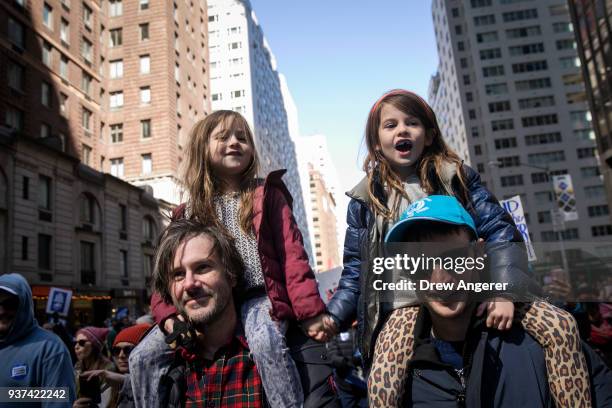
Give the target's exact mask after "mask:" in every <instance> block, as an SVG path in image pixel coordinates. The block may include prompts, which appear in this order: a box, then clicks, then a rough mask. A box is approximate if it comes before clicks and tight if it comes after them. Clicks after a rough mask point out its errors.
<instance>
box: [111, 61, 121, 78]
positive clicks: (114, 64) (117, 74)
mask: <svg viewBox="0 0 612 408" xmlns="http://www.w3.org/2000/svg"><path fill="white" fill-rule="evenodd" d="M109 67H110V77H111V78H113V79H115V78H121V77H122V76H123V60H114V61H109Z"/></svg>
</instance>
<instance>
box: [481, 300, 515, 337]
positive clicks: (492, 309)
mask: <svg viewBox="0 0 612 408" xmlns="http://www.w3.org/2000/svg"><path fill="white" fill-rule="evenodd" d="M485 310H487V327H493V328H496V329H497V330H510V328H511V327H512V319H513V318H514V303H512V302H511V301H510V300H508V299H506V298H503V297H496V298H493V299H491V300H490V301H488V302H482V303H481V304H480V306H478V309H477V311H476V316H482V314H483V313H484V311H485Z"/></svg>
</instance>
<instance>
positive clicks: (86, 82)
mask: <svg viewBox="0 0 612 408" xmlns="http://www.w3.org/2000/svg"><path fill="white" fill-rule="evenodd" d="M92 80H93V78H92V77H91V75H89V74H88V73H86V72H85V71H83V72H82V77H81V90H82V91H83V93H84V94H85V95H88V96H91V82H92Z"/></svg>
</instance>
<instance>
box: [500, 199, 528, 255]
mask: <svg viewBox="0 0 612 408" xmlns="http://www.w3.org/2000/svg"><path fill="white" fill-rule="evenodd" d="M499 203H500V204H501V206H502V207H504V209H505V210H506V211H508V213H509V214H510V215H511V216H512V219H513V220H514V223H515V224H516V228H518V230H519V231H520V232H521V235H522V236H523V240H524V241H525V247H526V249H527V256H528V258H529V261H530V262H533V261H535V260H537V258H536V254H535V251H534V250H533V245H532V244H531V237H529V230H528V229H527V221H526V220H525V213H524V212H523V203H522V202H521V196H519V195H516V196H514V197H510V198H509V199H507V200H501V201H500V202H499Z"/></svg>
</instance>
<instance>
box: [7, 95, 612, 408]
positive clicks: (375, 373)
mask: <svg viewBox="0 0 612 408" xmlns="http://www.w3.org/2000/svg"><path fill="white" fill-rule="evenodd" d="M365 141H366V146H367V149H368V154H367V157H366V159H365V163H364V168H363V169H364V171H365V172H366V176H365V177H364V179H363V180H362V181H361V182H360V183H359V184H358V185H357V186H356V187H355V188H354V189H352V190H351V191H350V192H349V193H348V195H349V196H350V197H351V202H350V204H349V208H348V214H347V222H348V230H347V232H346V239H345V243H344V258H343V259H344V265H343V272H342V276H341V278H340V281H339V283H338V288H337V290H336V291H335V292H334V293H333V294H332V293H329V297H330V299H329V302H328V303H327V305H326V304H325V303H324V302H323V301H322V299H321V297H320V295H319V291H318V288H317V283H316V279H315V275H314V273H313V271H312V269H311V268H310V266H309V262H308V256H307V254H306V251H305V249H304V246H303V241H302V236H301V233H300V231H299V229H298V227H297V225H296V223H295V220H294V218H293V215H292V212H291V202H292V197H291V195H290V193H289V191H288V190H287V188H286V186H285V185H284V184H283V182H282V180H281V177H282V175H283V171H276V172H272V173H270V174H269V175H268V176H267V177H266V178H265V179H260V178H258V177H257V174H258V156H257V152H256V150H255V144H254V140H253V135H252V133H251V131H250V129H249V126H248V124H247V122H246V120H245V119H244V118H243V117H242V116H241V115H240V114H238V113H235V112H232V111H217V112H214V113H212V114H210V115H208V116H207V117H206V118H205V119H203V120H201V121H200V122H198V123H197V124H196V125H195V127H194V128H193V130H192V133H191V137H190V141H189V143H188V144H187V146H186V160H185V170H184V174H183V176H182V182H183V185H184V187H185V189H186V191H187V193H188V197H189V199H188V200H187V202H185V203H184V204H181V205H180V206H178V207H177V208H176V209H175V210H174V211H173V214H172V217H171V221H170V223H169V225H168V227H167V228H166V229H165V230H164V231H163V232H162V233H161V234H160V237H159V240H158V243H157V247H156V254H155V267H154V273H153V286H154V291H155V294H154V296H153V297H152V299H151V313H152V321H149V322H143V323H140V324H136V325H130V326H127V327H119V325H115V326H113V327H112V328H108V327H104V328H100V327H83V328H81V329H79V330H78V331H77V332H76V337H75V339H74V346H73V349H74V358H75V360H76V361H75V364H74V366H73V365H72V364H71V357H70V353H69V351H68V349H69V348H72V345H71V347H69V348H67V347H66V346H65V344H64V342H66V341H72V340H66V339H65V338H64V342H63V341H62V339H60V337H59V335H55V334H54V333H52V332H51V331H46V330H44V329H42V328H40V327H38V324H37V323H36V321H35V319H34V314H33V310H32V294H31V291H30V288H29V285H28V284H27V282H26V281H25V279H23V278H22V277H21V276H19V275H16V274H8V275H3V276H0V359H1V360H2V361H3V362H4V361H6V362H7V364H8V365H6V367H8V369H6V370H5V371H4V372H3V373H2V374H0V386H6V387H18V386H46V387H50V386H54V387H65V389H66V390H67V393H68V399H67V401H69V402H66V404H67V405H72V406H73V407H79V408H80V407H91V406H100V407H184V406H190V407H191V406H219V407H263V406H270V407H282V408H291V407H356V406H360V407H361V406H370V407H384V408H387V407H400V406H402V407H403V406H409V407H425V406H427V407H430V406H439V407H447V406H464V407H480V406H495V407H516V406H529V407H550V406H564V407H566V406H567V407H577V406H581V407H590V406H595V407H605V406H612V373H611V371H610V369H609V367H607V366H606V364H605V363H604V361H603V360H602V358H601V355H600V354H602V355H604V356H605V347H604V346H603V345H601V347H599V348H598V351H599V353H600V354H598V353H597V352H595V351H593V349H592V348H591V346H589V345H588V344H587V343H586V342H585V341H583V339H584V338H585V337H586V338H587V339H588V340H589V342H590V344H591V345H597V344H598V342H599V343H605V344H607V345H609V337H608V340H607V341H608V342H607V343H606V336H607V335H608V334H607V333H608V332H606V330H608V329H607V327H609V324H610V314H609V309H606V307H607V306H605V305H596V307H594V306H593V305H592V304H583V303H576V304H565V305H557V306H565V308H562V307H557V306H554V305H552V304H550V303H548V302H547V301H546V299H545V298H543V297H542V294H541V292H540V288H539V286H538V285H537V284H536V283H535V281H534V279H533V276H532V275H531V272H530V268H529V266H528V264H527V257H526V254H525V250H524V246H522V245H520V243H521V242H522V238H521V234H520V233H519V231H518V230H517V228H516V226H515V225H514V222H513V221H512V218H511V217H510V216H509V214H507V213H506V212H505V211H504V210H503V208H502V207H501V206H500V205H499V203H498V202H497V200H496V198H495V197H494V196H493V195H492V194H491V193H490V192H489V191H488V190H487V189H486V188H485V187H484V186H483V185H482V183H481V182H480V178H479V175H478V174H477V173H476V172H475V171H474V170H472V169H471V168H470V167H468V166H466V165H464V164H463V162H462V161H461V159H460V158H459V157H458V156H457V154H456V153H454V152H453V151H452V150H451V149H450V148H449V147H448V146H447V145H446V143H445V142H444V139H443V137H442V134H441V132H440V129H439V126H438V124H437V120H436V117H435V115H434V113H433V111H432V109H431V108H430V107H429V105H427V103H426V102H425V101H424V100H423V99H422V98H420V97H419V96H418V95H415V94H414V93H412V92H408V91H404V90H394V91H391V92H388V93H386V94H384V95H383V96H382V97H381V98H380V99H379V100H377V101H376V103H375V104H374V105H373V107H372V108H371V110H370V113H369V115H368V120H367V124H366V136H365ZM393 243H417V244H425V243H429V244H432V243H433V244H434V245H433V246H432V247H433V248H434V249H435V250H434V252H435V253H434V254H433V255H436V256H448V254H450V253H452V254H454V255H453V256H458V255H457V254H459V255H460V256H463V257H477V256H487V257H488V265H487V269H486V271H484V272H483V271H478V270H475V269H474V268H468V269H467V271H462V272H457V271H455V270H452V269H451V268H448V267H443V266H441V265H440V266H434V267H431V268H421V269H420V270H418V271H415V273H414V274H413V276H411V279H412V280H413V281H426V282H428V283H431V284H434V286H435V285H436V284H442V285H452V284H455V283H457V282H459V281H465V282H478V281H483V280H491V281H495V282H506V283H508V285H507V286H505V287H506V288H508V289H505V290H502V291H493V292H491V293H489V294H488V295H487V296H485V297H484V298H482V299H478V300H476V299H475V298H473V297H472V296H470V295H469V294H468V293H466V292H461V291H457V290H447V291H442V290H434V291H431V290H422V289H419V287H418V286H417V287H415V288H412V289H406V290H402V291H401V292H399V291H398V292H389V293H385V294H384V296H383V294H382V293H381V292H380V291H377V290H375V289H374V285H373V284H372V283H373V281H374V280H375V279H380V276H379V274H377V273H374V272H372V268H371V266H372V262H373V260H374V259H375V258H377V257H384V256H386V255H387V251H388V248H389V245H392V244H393ZM517 244H519V245H517ZM384 276H385V279H387V280H388V281H390V282H397V281H400V280H402V279H403V278H404V276H403V275H402V273H401V271H398V270H396V269H391V270H389V271H388V273H387V274H385V275H384ZM551 284H552V286H551V285H549V287H548V288H547V290H549V291H551V290H552V291H554V290H562V286H563V284H558V282H551ZM581 311H583V312H584V315H585V316H586V319H587V320H586V321H585V320H584V319H582V320H581V317H580V313H581ZM574 316H576V317H574ZM585 322H588V324H589V327H588V328H586V329H585V328H584V327H583V326H585ZM355 323H356V327H354V326H355ZM606 325H607V326H606ZM49 329H51V330H53V329H54V328H53V327H49ZM55 332H57V330H56V331H55ZM581 335H582V337H583V338H582V339H581ZM366 381H367V383H366ZM15 406H17V405H15Z"/></svg>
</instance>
